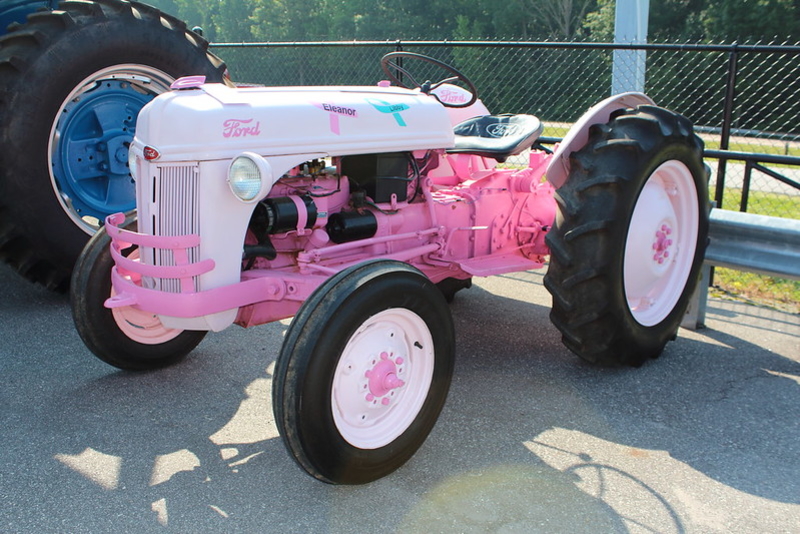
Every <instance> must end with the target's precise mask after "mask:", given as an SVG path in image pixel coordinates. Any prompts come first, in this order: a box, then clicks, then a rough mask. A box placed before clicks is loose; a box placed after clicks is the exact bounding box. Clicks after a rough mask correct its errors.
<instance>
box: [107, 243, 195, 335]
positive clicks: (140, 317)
mask: <svg viewBox="0 0 800 534" xmlns="http://www.w3.org/2000/svg"><path fill="white" fill-rule="evenodd" d="M138 258H139V251H138V250H134V251H133V252H132V253H131V254H130V256H128V259H131V260H136V259H138ZM114 295H116V292H115V291H114V288H113V287H112V288H111V296H112V297H113V296H114ZM111 315H112V316H113V317H114V321H115V322H116V323H117V326H118V327H119V329H120V330H121V331H122V333H123V334H125V335H126V336H127V337H128V338H130V339H132V340H133V341H136V342H137V343H142V344H143V345H159V344H161V343H166V342H167V341H170V340H172V339H175V338H176V337H178V336H179V335H180V334H181V333H182V332H183V330H178V329H175V328H166V327H165V326H164V325H163V324H161V320H160V319H159V318H158V316H156V315H154V314H152V313H147V312H143V311H140V310H137V309H135V308H133V307H131V306H124V307H122V308H112V309H111Z"/></svg>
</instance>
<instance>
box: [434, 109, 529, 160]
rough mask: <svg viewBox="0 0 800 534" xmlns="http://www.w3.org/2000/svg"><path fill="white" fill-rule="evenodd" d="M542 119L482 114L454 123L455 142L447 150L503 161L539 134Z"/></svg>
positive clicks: (525, 116) (519, 150)
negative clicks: (453, 145)
mask: <svg viewBox="0 0 800 534" xmlns="http://www.w3.org/2000/svg"><path fill="white" fill-rule="evenodd" d="M543 128H544V127H543V126H542V121H540V120H539V119H538V118H536V117H534V116H533V115H511V114H504V115H484V116H482V117H473V118H471V119H467V120H465V121H464V122H460V123H458V124H456V126H455V127H454V128H453V132H455V134H456V146H455V147H453V148H448V149H447V153H448V154H475V155H476V156H483V157H485V158H494V159H496V160H497V161H499V162H503V161H505V160H506V158H508V157H509V156H513V155H515V154H519V153H520V152H522V151H523V150H525V149H526V148H530V146H531V145H533V143H534V142H535V141H536V140H537V139H538V138H539V136H540V135H541V134H542V129H543Z"/></svg>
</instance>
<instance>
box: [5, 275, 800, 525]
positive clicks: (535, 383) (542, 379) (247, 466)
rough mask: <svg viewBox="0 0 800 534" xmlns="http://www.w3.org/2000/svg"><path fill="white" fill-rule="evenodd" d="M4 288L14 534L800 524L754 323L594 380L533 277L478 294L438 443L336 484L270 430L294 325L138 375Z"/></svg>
mask: <svg viewBox="0 0 800 534" xmlns="http://www.w3.org/2000/svg"><path fill="white" fill-rule="evenodd" d="M0 287H2V288H3V289H2V296H3V300H4V301H5V303H6V305H4V306H3V307H2V308H0V324H2V325H3V326H2V328H3V331H4V334H3V336H0V349H2V350H1V351H0V352H2V354H3V359H2V363H0V365H2V369H3V371H4V373H3V374H4V376H5V377H7V381H8V383H7V384H6V387H5V388H4V389H3V390H2V391H3V393H2V401H3V403H2V407H1V408H0V413H2V419H0V422H2V423H3V425H4V428H6V429H10V430H9V432H5V433H4V434H3V436H2V438H0V445H2V448H0V450H1V451H2V452H0V473H3V475H2V476H0V488H1V489H2V495H3V496H4V500H5V501H6V502H7V503H8V504H9V505H8V506H6V507H5V509H4V510H3V511H2V512H0V520H1V521H2V523H3V524H5V525H8V526H9V528H10V529H11V530H14V531H22V530H31V529H33V530H41V531H53V530H59V531H110V530H127V531H136V532H163V531H164V529H165V528H166V529H167V531H180V532H194V531H231V532H240V531H241V532H248V531H274V532H278V531H293V532H299V531H304V532H352V531H354V530H357V531H364V532H366V531H371V530H376V529H381V530H382V531H386V530H389V531H397V532H431V531H433V532H472V531H476V532H478V531H492V532H496V531H500V530H503V531H509V532H510V531H525V532H528V531H532V530H533V531H535V530H540V531H564V532H567V531H569V532H599V531H603V532H627V531H629V530H630V529H632V528H634V527H636V528H646V529H652V530H654V531H658V532H688V531H693V530H698V529H700V530H703V529H711V530H714V529H718V530H730V529H733V530H741V529H742V528H744V529H745V530H747V529H749V528H750V527H752V528H755V526H757V525H759V524H761V525H770V526H774V527H775V528H777V529H780V528H783V525H791V524H793V521H795V520H796V519H797V517H798V511H797V506H796V505H797V504H798V495H800V492H799V491H798V486H797V484H798V482H797V481H798V480H800V466H798V462H797V461H796V459H797V449H796V443H797V442H798V439H797V438H798V437H800V436H799V435H798V434H799V433H798V427H797V422H796V406H797V405H798V401H800V398H798V397H800V389H798V377H799V376H800V365H799V364H798V362H797V361H794V360H792V359H790V358H789V357H788V356H786V354H788V353H787V350H786V349H783V348H781V347H782V346H777V347H773V346H771V345H769V344H766V345H763V346H758V345H756V344H754V343H753V342H751V341H748V340H746V339H745V338H744V337H743V336H741V335H740V334H744V335H747V336H750V332H749V330H753V331H756V332H757V329H758V328H759V325H758V324H755V323H754V321H750V320H748V322H750V323H754V324H750V325H749V326H747V327H746V328H745V327H743V326H742V324H741V323H737V316H741V310H736V309H734V311H733V312H731V313H732V314H733V316H723V319H724V320H717V319H716V318H717V317H718V314H717V312H716V311H714V310H712V312H711V314H710V318H711V319H712V320H711V321H709V322H710V323H711V327H712V328H711V329H707V330H704V331H700V332H697V333H687V332H686V331H681V335H680V337H679V338H678V340H677V341H675V342H673V343H670V344H669V345H668V347H667V350H666V352H665V353H664V355H663V356H662V357H661V358H659V359H658V360H654V361H652V362H649V363H647V364H645V365H644V366H642V367H641V368H640V369H598V368H595V367H593V366H590V365H588V364H584V363H582V362H581V361H580V360H579V359H578V358H577V357H575V356H574V355H572V354H571V353H569V352H568V351H567V350H566V349H565V348H564V347H563V346H562V345H561V343H560V339H559V334H558V332H557V331H556V330H555V328H553V327H552V326H551V325H550V323H549V321H548V318H547V315H548V313H549V298H548V296H547V294H546V292H545V291H544V290H543V288H542V287H541V275H540V274H539V273H521V274H519V275H514V276H508V277H495V278H492V279H487V280H481V281H477V283H476V285H475V287H473V288H472V289H470V290H467V291H464V292H462V293H459V294H458V295H457V296H456V299H455V301H454V303H453V304H452V306H451V309H452V312H453V315H454V320H455V323H456V332H457V361H456V369H455V375H454V380H453V384H452V386H451V390H450V395H449V397H448V402H447V404H446V406H445V409H444V411H443V413H442V415H441V417H440V419H439V422H438V423H437V425H436V427H435V428H434V430H433V432H432V434H431V436H430V437H429V439H428V441H427V442H426V443H425V444H424V445H423V446H422V448H421V449H420V450H419V451H418V452H417V454H416V455H415V456H414V457H413V458H412V459H411V461H410V462H409V463H408V464H406V465H405V466H403V467H402V468H400V469H399V470H398V471H397V472H395V473H393V474H392V475H390V476H388V477H386V478H384V479H382V480H379V481H377V482H374V483H371V484H368V485H365V486H356V487H335V486H329V485H325V484H323V483H320V482H318V481H315V480H313V479H311V478H310V477H308V476H306V475H305V474H304V473H302V472H301V470H300V469H298V468H297V466H296V465H295V464H294V463H293V462H292V460H291V459H290V457H289V455H288V454H287V453H286V451H285V450H284V447H283V445H282V443H281V441H280V438H278V437H277V432H276V431H275V426H274V423H273V421H272V410H271V406H270V386H271V378H270V377H271V374H270V371H271V366H272V364H273V362H274V359H275V357H276V356H277V353H278V350H279V348H280V343H281V341H282V337H283V333H284V331H285V328H286V326H285V324H281V323H275V324H271V325H265V326H261V327H257V328H254V329H251V330H243V329H240V328H231V329H229V330H226V331H224V332H221V333H217V334H210V335H209V336H208V337H207V338H206V340H204V341H203V343H202V344H201V345H200V346H199V347H198V349H196V350H195V352H194V353H192V355H190V357H189V358H188V359H187V360H186V361H184V362H183V363H181V364H179V365H177V366H174V367H172V368H169V369H165V370H162V371H158V372H151V373H139V374H137V373H125V372H119V371H116V370H114V369H113V368H111V367H109V366H107V365H106V364H104V363H102V362H100V361H99V360H97V359H95V358H93V357H92V356H91V355H90V354H89V352H88V351H87V350H86V349H85V347H84V346H83V344H82V342H81V341H80V339H79V338H78V336H77V334H76V333H75V330H74V328H73V327H72V322H71V317H70V315H69V306H68V303H67V301H66V298H65V297H63V296H58V295H52V294H50V293H47V292H44V291H43V290H40V289H39V288H36V287H35V286H31V285H29V284H27V283H25V282H23V281H21V280H16V279H14V275H13V274H12V273H10V271H9V270H8V269H6V268H4V269H3V270H2V271H0ZM737 314H738V315H737ZM786 320H787V322H788V323H791V320H792V316H789V317H787V318H786ZM790 326H791V324H790ZM718 327H720V329H719V330H715V329H714V328H718ZM746 330H747V331H746ZM747 339H751V340H752V337H748V338H747ZM795 346H796V345H795ZM781 351H783V352H781ZM782 354H784V355H782ZM377 510H380V512H379V513H378V512H377ZM748 521H749V522H748ZM354 525H357V528H355V527H354ZM787 528H788V527H787Z"/></svg>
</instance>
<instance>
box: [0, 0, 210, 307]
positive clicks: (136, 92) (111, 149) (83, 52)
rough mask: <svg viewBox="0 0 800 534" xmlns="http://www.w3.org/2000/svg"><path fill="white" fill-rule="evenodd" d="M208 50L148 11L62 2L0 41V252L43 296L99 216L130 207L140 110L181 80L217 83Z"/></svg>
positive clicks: (66, 272) (109, 0)
mask: <svg viewBox="0 0 800 534" xmlns="http://www.w3.org/2000/svg"><path fill="white" fill-rule="evenodd" d="M207 49H208V43H207V42H206V41H205V40H203V38H202V37H199V36H198V35H196V34H195V33H193V32H191V31H189V30H187V29H186V25H185V24H184V23H183V22H181V21H179V20H177V19H175V18H173V17H170V16H169V15H166V14H164V13H161V12H160V11H159V10H157V9H155V8H152V7H150V6H147V5H145V4H140V3H138V2H127V1H123V0H95V1H80V2H78V1H69V2H62V3H61V4H60V5H59V10H56V11H42V12H38V13H34V14H32V15H30V16H29V17H28V21H27V23H25V24H23V25H12V26H11V27H10V28H9V33H8V34H7V35H5V36H4V37H2V38H0V257H1V258H2V259H4V260H5V261H6V262H8V263H9V264H11V265H12V266H13V267H14V268H15V269H16V270H17V271H18V272H19V273H20V274H22V275H23V276H25V277H26V278H28V279H29V280H32V281H34V282H38V283H41V284H44V285H45V286H46V287H48V288H50V289H54V290H59V291H64V290H66V288H67V287H68V284H69V277H70V273H71V272H72V269H73V265H74V264H75V261H76V259H77V257H78V254H79V253H80V251H81V249H82V248H83V246H84V245H85V244H86V242H87V240H88V239H89V237H90V236H91V235H92V234H93V233H94V232H95V231H96V230H97V228H99V227H100V226H101V225H102V222H103V220H104V218H105V215H107V214H109V213H112V212H116V211H129V210H131V209H133V208H134V205H135V193H134V185H133V182H132V180H131V178H130V175H129V173H128V171H127V148H128V145H129V143H130V140H131V139H132V138H133V134H134V131H135V122H136V117H137V114H138V111H139V109H141V107H142V106H143V105H144V104H145V103H146V102H147V101H149V100H150V99H152V98H153V97H154V96H155V95H157V94H159V93H161V92H164V91H166V90H168V88H169V84H170V83H171V82H172V81H173V80H174V79H175V78H178V77H180V76H185V75H205V76H206V77H207V79H208V81H222V80H223V75H224V73H225V65H224V64H223V63H222V61H221V60H220V59H219V58H217V57H215V56H214V55H212V54H210V53H209V52H208V50H207Z"/></svg>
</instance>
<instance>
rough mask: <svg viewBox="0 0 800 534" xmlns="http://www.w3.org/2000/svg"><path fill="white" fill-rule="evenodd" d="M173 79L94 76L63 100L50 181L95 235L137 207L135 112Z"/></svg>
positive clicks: (127, 71) (144, 70)
mask: <svg viewBox="0 0 800 534" xmlns="http://www.w3.org/2000/svg"><path fill="white" fill-rule="evenodd" d="M170 82H171V78H170V77H169V76H168V75H166V74H164V73H163V72H161V71H158V70H156V69H153V68H150V67H147V66H144V65H117V66H114V67H109V68H107V69H103V70H101V71H98V72H96V73H94V74H93V75H92V76H90V77H88V78H87V79H85V80H84V81H83V82H82V83H81V84H79V85H78V86H76V88H75V89H74V90H73V91H72V92H71V93H70V94H69V95H68V96H67V98H66V99H65V100H64V102H63V103H62V105H61V111H60V113H59V115H58V117H56V120H55V121H54V123H53V127H52V130H51V134H50V145H49V147H48V151H49V156H50V166H51V179H52V183H53V188H54V189H55V192H56V194H57V195H58V199H59V201H60V202H61V204H62V207H63V209H64V211H65V212H66V213H67V214H68V215H69V217H70V218H71V219H72V220H73V221H74V222H75V223H76V224H77V225H78V226H79V227H80V228H82V229H83V230H84V231H86V232H87V233H89V234H92V233H94V231H95V230H96V229H97V227H98V226H99V225H100V223H101V221H102V220H103V219H104V218H105V217H106V215H108V214H110V213H114V212H117V211H129V210H131V209H133V208H134V207H135V196H136V195H135V186H134V184H133V180H132V179H131V176H130V170H129V168H128V147H129V146H130V143H131V140H132V139H133V136H134V134H135V129H136V118H137V116H138V114H139V111H140V110H141V109H142V108H143V107H144V106H145V104H147V103H148V102H150V101H151V100H152V99H153V98H154V97H155V96H156V95H158V94H160V93H162V92H164V91H166V90H167V89H168V87H169V83H170Z"/></svg>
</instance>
